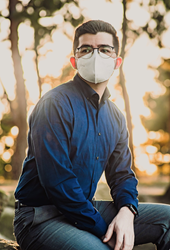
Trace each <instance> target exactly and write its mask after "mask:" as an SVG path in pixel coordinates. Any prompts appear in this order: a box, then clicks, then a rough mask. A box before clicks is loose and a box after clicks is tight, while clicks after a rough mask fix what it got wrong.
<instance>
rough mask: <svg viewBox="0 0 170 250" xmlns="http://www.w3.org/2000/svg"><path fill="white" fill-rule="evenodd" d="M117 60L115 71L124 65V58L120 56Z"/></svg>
mask: <svg viewBox="0 0 170 250" xmlns="http://www.w3.org/2000/svg"><path fill="white" fill-rule="evenodd" d="M115 59H116V65H115V69H118V68H120V66H121V64H122V58H121V57H120V56H119V57H117V58H115Z"/></svg>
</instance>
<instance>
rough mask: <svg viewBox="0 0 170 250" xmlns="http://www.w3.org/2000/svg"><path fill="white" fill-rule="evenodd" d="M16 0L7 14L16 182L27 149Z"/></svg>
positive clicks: (11, 0)
mask: <svg viewBox="0 0 170 250" xmlns="http://www.w3.org/2000/svg"><path fill="white" fill-rule="evenodd" d="M17 3H18V0H10V1H9V12H10V21H11V25H10V41H11V51H12V59H13V65H14V74H15V79H16V100H17V106H18V107H17V111H16V112H17V120H16V121H15V124H16V125H17V127H18V128H19V134H18V137H17V141H16V149H15V153H14V155H13V157H12V169H13V179H15V180H17V179H18V177H19V175H20V172H21V166H22V162H23V160H24V158H25V150H26V147H27V141H26V134H27V122H26V116H27V115H26V114H27V112H26V106H27V104H26V93H25V84H24V78H23V70H22V65H21V57H20V55H19V50H18V25H19V23H20V21H19V20H17V18H16V14H17V12H16V8H15V7H16V4H17Z"/></svg>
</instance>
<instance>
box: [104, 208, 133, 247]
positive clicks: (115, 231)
mask: <svg viewBox="0 0 170 250" xmlns="http://www.w3.org/2000/svg"><path fill="white" fill-rule="evenodd" d="M103 242H104V243H107V244H108V245H109V246H110V247H112V248H114V250H132V249H133V246H134V215H133V213H132V212H131V211H130V210H129V208H128V207H122V208H121V209H120V210H119V213H118V214H117V215H116V217H115V218H114V219H113V220H112V222H111V223H110V225H109V227H108V229H107V232H106V234H105V236H104V239H103Z"/></svg>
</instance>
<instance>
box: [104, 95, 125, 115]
mask: <svg viewBox="0 0 170 250" xmlns="http://www.w3.org/2000/svg"><path fill="white" fill-rule="evenodd" d="M107 103H108V107H109V109H110V111H111V113H112V114H113V115H114V117H116V118H117V119H120V120H124V119H125V117H124V114H123V113H122V111H121V110H120V109H119V108H118V107H117V106H116V104H115V103H114V102H113V101H111V100H109V99H108V101H107Z"/></svg>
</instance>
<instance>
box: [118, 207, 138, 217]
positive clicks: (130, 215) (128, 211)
mask: <svg viewBox="0 0 170 250" xmlns="http://www.w3.org/2000/svg"><path fill="white" fill-rule="evenodd" d="M119 212H123V213H125V214H126V216H128V217H132V218H134V217H135V215H134V214H133V213H132V211H131V210H130V209H129V208H128V207H127V206H123V207H121V208H120V210H119Z"/></svg>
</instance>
